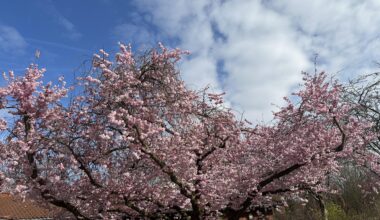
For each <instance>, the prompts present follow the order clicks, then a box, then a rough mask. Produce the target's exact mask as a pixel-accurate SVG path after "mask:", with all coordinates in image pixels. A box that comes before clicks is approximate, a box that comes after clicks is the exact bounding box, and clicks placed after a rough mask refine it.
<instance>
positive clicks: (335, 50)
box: [135, 0, 380, 121]
mask: <svg viewBox="0 0 380 220" xmlns="http://www.w3.org/2000/svg"><path fill="white" fill-rule="evenodd" d="M135 4H136V5H137V6H138V8H139V10H140V11H142V12H143V13H148V14H149V15H150V16H151V19H150V20H149V21H148V22H151V24H152V25H155V26H156V27H157V28H158V29H159V30H160V34H161V35H162V36H167V37H168V38H171V39H177V40H178V45H175V46H178V47H180V48H182V49H186V50H190V51H191V52H192V55H191V56H190V57H188V58H186V59H185V61H184V62H183V63H182V64H181V71H182V72H183V78H184V79H185V81H186V82H187V83H188V84H189V85H190V86H194V85H197V86H198V87H202V86H204V85H206V84H209V85H212V87H214V88H215V89H216V90H225V91H226V92H227V96H226V98H227V100H228V102H229V103H231V105H232V107H233V108H235V109H237V110H239V111H240V112H245V116H246V117H247V118H248V119H250V120H252V121H256V120H261V119H263V120H264V121H266V120H269V119H270V118H271V111H272V110H274V108H275V107H274V106H273V105H271V103H275V104H278V105H280V104H281V102H282V101H281V100H282V97H283V96H286V95H288V94H289V91H290V89H291V88H294V86H295V85H297V84H298V82H300V78H301V75H300V72H301V71H313V70H312V69H313V57H314V54H315V53H318V54H319V58H318V69H320V70H323V69H324V70H326V71H328V72H332V73H335V72H339V71H340V72H342V74H341V76H342V77H346V76H350V75H352V74H353V73H356V72H357V71H362V70H373V69H374V68H375V66H374V63H373V61H375V60H376V59H378V57H379V55H380V50H379V49H380V48H379V47H380V41H379V34H380V26H378V24H379V22H380V14H379V13H378V11H379V9H380V4H379V1H376V0H373V1H357V0H338V1H328V0H318V1H304V0H289V1H271V0H268V1H259V0H219V1H206V0H204V1H202V0H194V1H187V0H177V1H171V0H158V1H150V0H140V1H137V0H136V1H135ZM145 31H149V30H145ZM222 73H223V74H222ZM221 78H222V80H221Z"/></svg>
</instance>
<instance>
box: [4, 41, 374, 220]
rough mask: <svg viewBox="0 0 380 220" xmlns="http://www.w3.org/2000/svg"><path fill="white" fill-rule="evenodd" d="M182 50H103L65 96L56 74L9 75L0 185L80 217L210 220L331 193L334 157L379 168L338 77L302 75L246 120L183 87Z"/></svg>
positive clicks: (362, 121)
mask: <svg viewBox="0 0 380 220" xmlns="http://www.w3.org/2000/svg"><path fill="white" fill-rule="evenodd" d="M184 54H186V52H184V51H181V50H178V49H176V50H169V49H167V48H165V47H164V46H162V45H160V47H159V48H158V49H152V50H151V51H150V52H149V53H147V54H145V55H143V56H134V55H133V54H132V51H131V49H130V47H127V46H125V45H123V44H121V45H120V51H119V52H118V53H117V54H116V55H115V58H114V60H113V61H111V59H109V55H108V54H107V53H106V52H104V51H103V50H101V51H100V54H99V55H95V56H94V59H93V71H91V73H90V74H88V75H86V76H84V77H82V78H80V79H78V82H79V83H80V85H78V87H80V88H78V89H79V90H81V91H83V93H81V94H80V95H76V96H74V97H73V99H72V101H71V102H70V103H64V102H63V101H62V99H63V98H64V97H66V96H67V95H69V94H71V93H70V92H71V90H70V89H68V88H66V86H65V83H64V81H63V79H62V78H60V79H59V81H60V83H59V84H58V85H53V84H52V83H47V84H45V83H43V82H42V81H41V80H42V78H43V74H44V71H45V70H44V69H39V67H38V66H37V65H35V64H32V65H31V66H30V67H29V68H28V69H27V70H26V72H25V74H24V75H23V76H17V77H16V76H14V74H13V72H10V73H9V74H7V75H6V76H5V78H6V82H7V84H6V85H5V86H4V87H2V88H0V100H1V105H0V108H1V109H2V111H6V112H8V113H7V114H9V117H7V119H1V120H0V130H1V132H3V134H6V138H4V139H2V140H1V142H0V158H1V181H2V184H3V185H11V186H13V187H10V188H11V189H12V190H13V192H14V193H21V194H25V195H29V194H33V195H34V196H35V197H36V198H38V199H40V200H41V201H45V202H48V203H51V204H53V205H55V206H58V207H61V208H63V209H65V210H67V211H69V212H71V213H72V214H73V215H74V216H75V217H76V218H78V219H103V218H105V219H111V218H114V219H123V218H163V219H165V218H174V217H178V218H184V219H185V218H191V219H215V218H217V217H219V216H226V217H228V218H232V216H239V215H241V214H243V213H245V212H248V211H252V210H255V209H256V208H257V207H261V206H267V205H271V204H272V203H273V198H274V197H275V196H276V197H277V198H284V197H286V196H289V195H291V196H294V195H297V193H298V192H302V191H305V190H309V191H313V192H316V193H318V192H326V191H329V190H330V189H329V186H328V182H327V181H326V180H327V177H328V175H329V174H331V173H334V172H339V169H340V168H341V164H340V162H341V161H343V160H344V161H347V160H348V161H354V162H355V163H356V164H358V165H362V166H367V167H369V168H370V169H371V170H373V172H378V169H377V163H376V161H378V157H377V156H378V155H377V154H375V153H374V152H373V151H371V150H368V145H369V144H370V143H373V140H374V139H375V138H376V137H377V135H376V134H377V131H375V130H374V129H373V123H372V122H373V120H371V118H368V117H358V114H354V113H355V112H358V111H359V110H360V108H361V105H358V104H357V102H353V101H352V99H345V98H342V97H344V94H345V90H344V87H343V86H342V85H341V84H340V83H339V82H338V81H337V80H334V79H330V78H329V77H328V75H327V74H325V73H323V72H322V73H319V74H312V75H310V74H306V73H305V74H303V76H304V78H303V84H302V87H301V89H300V90H299V91H298V92H296V93H294V94H293V95H294V96H295V97H297V98H295V99H290V98H285V100H286V104H285V105H284V106H283V107H282V108H280V109H279V111H277V112H275V113H274V120H273V123H271V124H269V125H252V124H250V123H249V122H247V121H246V120H244V119H240V117H237V116H236V115H234V113H233V111H232V110H231V109H229V108H227V107H226V106H225V105H224V104H223V94H213V93H210V92H209V91H208V90H207V89H206V88H205V89H202V90H199V91H194V90H191V89H188V88H186V86H185V84H184V82H183V81H182V80H181V78H180V71H179V70H178V69H177V66H176V63H177V62H178V60H180V58H181V56H182V55H184ZM257 95H260V94H257ZM247 98H250V99H252V101H254V97H247ZM291 100H297V101H291ZM10 118H11V119H10ZM281 201H282V200H280V203H281Z"/></svg>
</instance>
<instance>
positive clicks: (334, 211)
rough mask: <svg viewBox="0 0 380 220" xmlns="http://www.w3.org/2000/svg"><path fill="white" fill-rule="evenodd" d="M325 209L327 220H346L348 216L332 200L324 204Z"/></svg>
mask: <svg viewBox="0 0 380 220" xmlns="http://www.w3.org/2000/svg"><path fill="white" fill-rule="evenodd" d="M326 209H327V213H328V219H329V220H346V219H348V216H347V214H346V213H345V212H344V210H343V208H342V207H340V206H339V205H338V204H336V203H334V202H328V203H327V205H326Z"/></svg>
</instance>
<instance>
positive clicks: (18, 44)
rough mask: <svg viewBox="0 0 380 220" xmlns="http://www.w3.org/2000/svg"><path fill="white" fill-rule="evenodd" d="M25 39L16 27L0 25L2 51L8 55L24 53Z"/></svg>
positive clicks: (0, 46)
mask: <svg viewBox="0 0 380 220" xmlns="http://www.w3.org/2000/svg"><path fill="white" fill-rule="evenodd" d="M26 46H27V43H26V42H25V39H24V38H23V37H22V35H21V34H20V32H18V31H17V30H16V29H15V28H14V27H10V26H6V25H0V52H1V53H5V54H8V55H16V54H22V53H24V50H25V48H26Z"/></svg>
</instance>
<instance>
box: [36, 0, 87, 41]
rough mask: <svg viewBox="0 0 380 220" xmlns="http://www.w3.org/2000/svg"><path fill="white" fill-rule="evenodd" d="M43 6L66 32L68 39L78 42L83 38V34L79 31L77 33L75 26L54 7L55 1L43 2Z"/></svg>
mask: <svg viewBox="0 0 380 220" xmlns="http://www.w3.org/2000/svg"><path fill="white" fill-rule="evenodd" d="M42 4H43V5H42V7H43V8H44V9H45V12H46V13H48V14H49V15H50V16H52V17H53V18H54V20H55V22H56V23H57V24H58V25H60V26H61V27H63V28H64V29H65V30H66V32H65V33H64V34H65V35H66V36H67V37H68V38H70V39H72V40H77V39H79V38H81V37H82V34H81V33H80V32H79V31H77V29H76V28H75V25H74V24H73V23H72V22H71V21H70V20H69V19H68V18H67V17H65V16H64V15H63V14H62V13H61V12H60V11H59V10H58V9H57V8H56V7H55V6H54V2H53V1H51V0H46V1H43V3H42Z"/></svg>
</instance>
